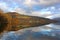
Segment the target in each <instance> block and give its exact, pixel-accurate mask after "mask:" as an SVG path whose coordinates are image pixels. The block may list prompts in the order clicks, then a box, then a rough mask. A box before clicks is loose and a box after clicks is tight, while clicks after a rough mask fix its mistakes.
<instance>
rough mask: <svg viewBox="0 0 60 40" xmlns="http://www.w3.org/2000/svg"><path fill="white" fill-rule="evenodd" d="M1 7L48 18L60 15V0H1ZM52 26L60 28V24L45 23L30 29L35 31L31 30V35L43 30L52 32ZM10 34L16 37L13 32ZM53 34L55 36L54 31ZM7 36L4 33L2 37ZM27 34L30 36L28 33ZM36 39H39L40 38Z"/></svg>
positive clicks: (10, 10) (6, 10)
mask: <svg viewBox="0 0 60 40" xmlns="http://www.w3.org/2000/svg"><path fill="white" fill-rule="evenodd" d="M0 9H2V10H3V11H4V12H18V13H20V14H26V15H31V16H40V17H46V18H50V19H53V18H54V17H60V0H0ZM54 26H55V27H54ZM50 27H52V29H59V27H60V25H53V24H51V25H45V26H43V27H36V28H30V29H29V30H32V31H33V32H30V33H32V34H31V35H33V33H34V32H39V33H40V31H43V32H42V33H46V32H44V31H48V32H51V28H50ZM16 33H17V32H16ZM18 33H19V31H18ZM18 33H17V34H18ZM20 33H21V32H20ZM20 33H19V34H20ZM23 33H24V34H25V33H26V32H25V31H23ZM39 33H38V34H39ZM46 34H48V33H46ZM8 35H9V37H12V36H14V37H15V34H13V33H12V34H11V33H9V34H8ZM10 35H11V36H10ZM22 35H23V34H22ZM29 35H30V34H28V36H29ZM51 35H53V36H55V35H54V33H53V34H51ZM5 36H6V35H4V36H3V37H2V39H4V40H5ZM25 36H26V37H28V36H27V35H25ZM7 37H8V36H7ZM7 37H6V38H7ZM37 37H38V36H37ZM39 37H40V36H39ZM2 39H1V40H2ZM33 39H34V38H33ZM6 40H8V39H6ZM12 40H13V39H12ZM14 40H15V39H14ZM16 40H17V39H16ZM22 40H23V39H22ZM27 40H28V39H27ZM34 40H38V38H37V39H34Z"/></svg>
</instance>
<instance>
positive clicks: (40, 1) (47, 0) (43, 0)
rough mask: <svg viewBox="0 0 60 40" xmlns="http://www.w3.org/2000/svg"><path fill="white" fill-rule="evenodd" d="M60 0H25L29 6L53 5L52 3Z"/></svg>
mask: <svg viewBox="0 0 60 40" xmlns="http://www.w3.org/2000/svg"><path fill="white" fill-rule="evenodd" d="M59 2H60V0H25V2H24V4H26V5H28V6H32V5H43V6H47V5H52V4H55V3H59Z"/></svg>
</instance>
